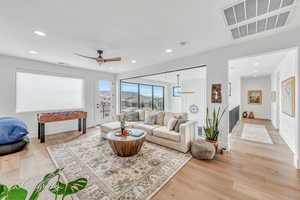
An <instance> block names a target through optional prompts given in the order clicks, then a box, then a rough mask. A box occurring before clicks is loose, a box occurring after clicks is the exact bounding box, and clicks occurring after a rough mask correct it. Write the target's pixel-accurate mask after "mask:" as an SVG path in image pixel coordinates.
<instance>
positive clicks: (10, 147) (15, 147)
mask: <svg viewBox="0 0 300 200" xmlns="http://www.w3.org/2000/svg"><path fill="white" fill-rule="evenodd" d="M28 143H29V138H28V137H27V136H25V137H24V138H23V139H22V140H20V141H18V142H15V143H10V144H1V145H0V156H4V155H8V154H11V153H16V152H18V151H21V150H23V149H24V148H25V146H26V145H27V144H28Z"/></svg>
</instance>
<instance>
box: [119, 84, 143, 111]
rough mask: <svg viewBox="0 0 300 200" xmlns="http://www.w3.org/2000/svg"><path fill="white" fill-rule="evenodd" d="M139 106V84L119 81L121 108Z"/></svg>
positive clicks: (135, 107)
mask: <svg viewBox="0 0 300 200" xmlns="http://www.w3.org/2000/svg"><path fill="white" fill-rule="evenodd" d="M138 108H139V85H138V84H135V83H125V82H122V83H121V110H122V111H129V110H134V109H138Z"/></svg>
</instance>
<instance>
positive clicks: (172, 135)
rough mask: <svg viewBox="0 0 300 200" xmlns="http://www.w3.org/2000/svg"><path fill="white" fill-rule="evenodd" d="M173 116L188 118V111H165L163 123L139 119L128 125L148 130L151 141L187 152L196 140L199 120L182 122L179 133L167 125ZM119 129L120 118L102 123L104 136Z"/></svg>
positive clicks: (141, 117)
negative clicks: (152, 122) (169, 128)
mask: <svg viewBox="0 0 300 200" xmlns="http://www.w3.org/2000/svg"><path fill="white" fill-rule="evenodd" d="M146 112H147V111H146ZM139 115H140V116H139V119H144V118H145V116H141V115H143V114H142V113H141V112H140V113H139ZM144 115H145V113H144ZM172 116H173V117H180V118H181V119H187V113H171V112H164V119H163V121H164V123H163V124H160V125H159V124H154V125H147V124H145V123H144V121H141V120H139V121H134V122H127V123H126V127H128V128H137V129H142V130H144V131H146V132H147V133H148V135H147V136H146V140H147V141H149V142H153V143H156V144H159V145H162V146H165V147H169V148H172V149H175V150H178V151H181V152H184V153H186V152H188V151H189V150H190V146H191V142H192V141H193V140H194V137H195V130H196V125H197V122H196V121H191V120H188V121H187V122H186V123H184V124H181V125H180V127H179V133H178V132H175V131H174V130H172V131H169V130H168V129H167V127H166V125H167V117H168V118H170V117H172ZM119 117H120V116H117V119H119ZM118 129H120V122H119V121H118V120H116V121H113V122H109V123H104V124H102V125H101V134H102V137H103V138H105V136H106V134H107V133H108V132H110V131H113V130H118Z"/></svg>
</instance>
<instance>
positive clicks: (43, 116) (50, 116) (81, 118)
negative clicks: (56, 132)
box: [37, 111, 87, 143]
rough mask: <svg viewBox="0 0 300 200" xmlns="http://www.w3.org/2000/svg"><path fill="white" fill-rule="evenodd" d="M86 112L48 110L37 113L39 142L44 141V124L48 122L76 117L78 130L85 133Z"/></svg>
mask: <svg viewBox="0 0 300 200" xmlns="http://www.w3.org/2000/svg"><path fill="white" fill-rule="evenodd" d="M86 118H87V112H84V111H69V112H51V113H50V112H48V113H38V114H37V121H38V138H39V140H40V142H41V143H44V142H45V124H46V123H50V122H58V121H66V120H75V119H78V131H82V133H83V134H84V133H86Z"/></svg>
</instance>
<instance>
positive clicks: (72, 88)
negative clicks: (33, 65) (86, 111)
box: [16, 72, 84, 112]
mask: <svg viewBox="0 0 300 200" xmlns="http://www.w3.org/2000/svg"><path fill="white" fill-rule="evenodd" d="M83 84H84V81H83V80H82V79H76V78H67V77H59V76H49V75H41V74H32V73H24V72H17V74H16V112H32V111H47V110H62V109H80V108H83V107H84V100H83V98H84V96H83Z"/></svg>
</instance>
